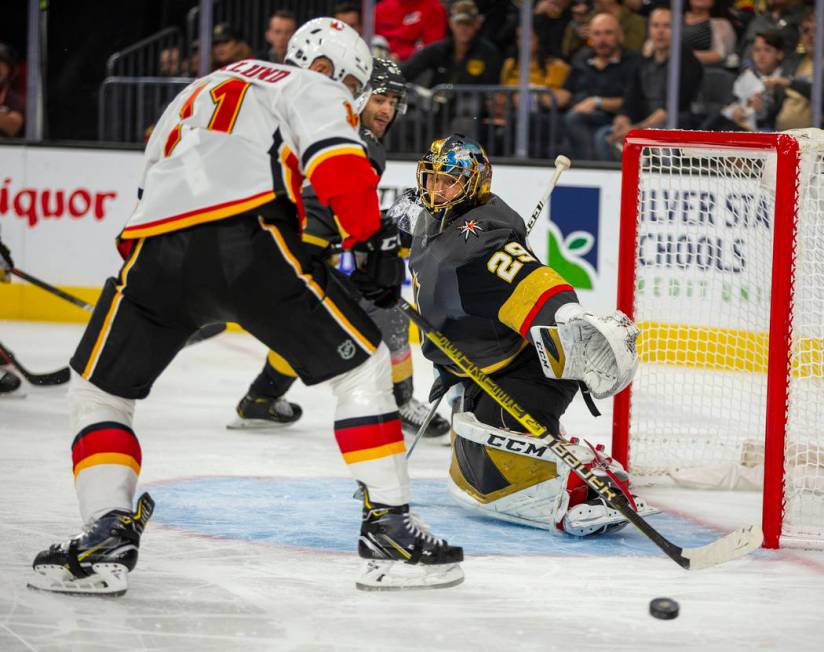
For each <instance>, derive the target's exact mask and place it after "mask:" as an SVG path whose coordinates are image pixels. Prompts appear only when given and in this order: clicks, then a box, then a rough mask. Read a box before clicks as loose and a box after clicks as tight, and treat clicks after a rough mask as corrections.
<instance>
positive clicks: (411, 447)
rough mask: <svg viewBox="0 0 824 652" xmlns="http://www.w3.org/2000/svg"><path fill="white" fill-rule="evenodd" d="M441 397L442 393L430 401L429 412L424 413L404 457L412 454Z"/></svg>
mask: <svg viewBox="0 0 824 652" xmlns="http://www.w3.org/2000/svg"><path fill="white" fill-rule="evenodd" d="M441 399H443V394H441V395H440V396H439V397H438V398H436V399H435V401H434V402H433V403H432V407H430V408H429V413H428V414H427V415H426V418H425V419H424V420H423V423H422V424H421V427H420V428H418V432H416V433H415V439H413V440H412V443H411V444H410V445H409V450H408V451H406V459H409V458H410V457H411V456H412V451H413V450H415V446H417V445H418V442H419V441H420V440H421V437H423V433H424V432H426V429H427V428H428V427H429V423H430V422H431V421H432V419H434V418H435V412H436V411H437V410H438V406H439V405H440V404H441Z"/></svg>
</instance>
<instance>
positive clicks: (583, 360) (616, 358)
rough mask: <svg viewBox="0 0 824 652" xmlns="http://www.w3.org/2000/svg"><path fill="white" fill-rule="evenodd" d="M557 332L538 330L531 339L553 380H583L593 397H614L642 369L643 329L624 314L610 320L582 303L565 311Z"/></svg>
mask: <svg viewBox="0 0 824 652" xmlns="http://www.w3.org/2000/svg"><path fill="white" fill-rule="evenodd" d="M555 321H556V323H557V324H558V325H557V326H533V327H532V328H531V329H530V337H531V339H532V343H533V345H534V346H535V350H536V351H537V352H538V358H539V359H540V361H541V367H542V369H543V371H544V374H545V375H546V376H547V378H553V379H564V380H580V381H583V382H584V383H586V385H587V387H588V388H589V390H590V393H591V394H592V396H593V397H595V398H598V399H602V398H607V397H609V396H613V395H615V394H617V393H618V392H620V391H621V390H622V389H624V388H625V387H626V386H627V385H629V384H630V383H631V382H632V379H633V377H634V376H635V372H636V371H637V369H638V353H637V351H636V347H635V341H636V339H637V338H638V335H640V333H641V331H640V330H639V328H638V327H637V326H636V325H635V324H634V323H633V322H632V320H630V319H629V317H627V316H626V315H625V314H624V313H622V312H621V311H620V310H616V311H615V312H613V313H612V314H609V315H606V316H604V317H599V316H596V315H593V314H592V313H589V312H586V311H585V310H584V309H583V308H582V307H581V306H580V305H579V304H577V303H567V304H564V305H563V306H561V307H560V308H559V309H558V311H557V313H556V315H555Z"/></svg>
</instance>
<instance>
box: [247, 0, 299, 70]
mask: <svg viewBox="0 0 824 652" xmlns="http://www.w3.org/2000/svg"><path fill="white" fill-rule="evenodd" d="M297 26H298V23H297V20H296V19H295V14H293V13H292V12H291V11H289V10H287V9H279V10H278V11H276V12H275V13H273V14H272V15H271V16H270V17H269V29H267V30H266V35H265V37H264V38H265V39H266V47H265V48H264V49H263V51H261V52H258V55H257V58H258V59H261V60H263V61H270V62H272V63H283V60H284V59H285V58H286V46H287V44H288V43H289V39H290V38H292V34H294V33H295V30H296V29H297Z"/></svg>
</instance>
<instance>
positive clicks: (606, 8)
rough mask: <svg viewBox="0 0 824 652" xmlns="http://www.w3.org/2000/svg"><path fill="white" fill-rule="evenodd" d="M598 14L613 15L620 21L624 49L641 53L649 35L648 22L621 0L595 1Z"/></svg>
mask: <svg viewBox="0 0 824 652" xmlns="http://www.w3.org/2000/svg"><path fill="white" fill-rule="evenodd" d="M594 3H595V5H594V6H595V13H596V14H605V13H606V14H612V15H613V16H615V17H616V18H617V19H618V24H619V25H620V26H621V32H622V33H623V35H624V41H623V48H624V49H625V50H634V51H636V52H640V51H641V48H642V47H644V40H645V39H646V34H647V21H646V20H644V19H643V18H642V17H641V16H639V15H638V14H636V13H635V12H634V11H632V10H631V9H627V8H626V7H625V6H624V5H623V4H621V3H620V2H619V0H594Z"/></svg>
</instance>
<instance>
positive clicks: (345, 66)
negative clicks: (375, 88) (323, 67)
mask: <svg viewBox="0 0 824 652" xmlns="http://www.w3.org/2000/svg"><path fill="white" fill-rule="evenodd" d="M318 57H326V58H327V59H329V61H331V63H332V66H333V67H334V70H333V71H332V75H331V76H332V79H334V80H335V81H337V82H343V79H344V77H346V76H347V75H352V76H353V77H354V78H355V79H357V80H358V82H360V86H361V92H362V93H363V92H364V91H367V89H368V85H369V77H370V76H371V74H372V53H371V52H370V51H369V46H367V45H366V43H365V42H364V40H363V39H362V38H361V37H360V35H359V34H358V33H357V32H356V31H355V30H354V29H352V28H351V27H349V25H347V24H346V23H344V22H342V21H340V20H336V19H334V18H314V19H312V20H310V21H308V22H306V23H304V24H303V25H301V27H300V28H299V29H298V30H297V31H296V32H295V33H294V34H292V38H290V39H289V45H288V46H287V47H286V61H287V62H289V63H291V64H293V65H295V66H298V67H300V68H308V67H309V66H311V65H312V62H313V61H314V60H315V59H317V58H318Z"/></svg>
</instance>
